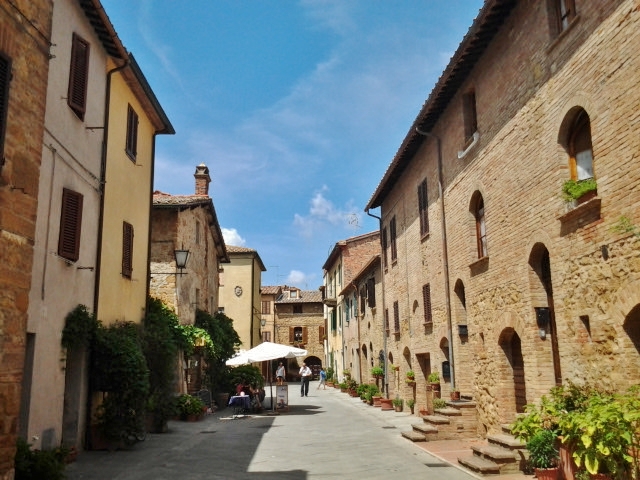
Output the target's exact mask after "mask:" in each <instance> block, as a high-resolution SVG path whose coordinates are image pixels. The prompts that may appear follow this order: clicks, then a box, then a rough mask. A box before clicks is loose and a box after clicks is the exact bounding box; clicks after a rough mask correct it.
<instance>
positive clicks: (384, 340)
mask: <svg viewBox="0 0 640 480" xmlns="http://www.w3.org/2000/svg"><path fill="white" fill-rule="evenodd" d="M365 212H366V213H367V215H369V216H370V217H373V218H377V219H378V230H379V232H380V235H379V238H380V266H381V267H382V268H381V269H380V282H381V284H382V350H383V351H384V386H383V387H384V388H383V390H384V395H385V397H386V398H389V375H388V374H387V365H388V363H389V362H388V361H387V331H386V328H385V324H384V321H385V316H386V315H385V312H386V308H385V300H384V298H385V295H384V293H385V289H384V265H383V264H382V262H383V261H384V250H383V248H384V246H383V245H382V241H383V239H382V218H381V217H378V216H377V215H374V214H372V213H369V209H366V210H365ZM371 354H372V355H373V352H371Z"/></svg>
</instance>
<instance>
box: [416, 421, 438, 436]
mask: <svg viewBox="0 0 640 480" xmlns="http://www.w3.org/2000/svg"><path fill="white" fill-rule="evenodd" d="M411 428H413V430H414V431H415V432H418V433H421V434H422V435H437V434H438V429H437V428H436V427H434V426H433V425H429V424H428V423H424V422H422V423H414V424H413V425H411Z"/></svg>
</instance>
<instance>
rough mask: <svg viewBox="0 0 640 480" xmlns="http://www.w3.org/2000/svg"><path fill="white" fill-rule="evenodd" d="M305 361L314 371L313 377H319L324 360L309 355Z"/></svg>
mask: <svg viewBox="0 0 640 480" xmlns="http://www.w3.org/2000/svg"><path fill="white" fill-rule="evenodd" d="M304 363H306V364H307V367H309V368H310V369H311V371H312V372H313V378H317V377H318V376H319V375H320V369H321V368H322V360H320V359H319V358H318V357H315V356H311V357H307V358H306V359H305V361H304Z"/></svg>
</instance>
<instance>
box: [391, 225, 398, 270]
mask: <svg viewBox="0 0 640 480" xmlns="http://www.w3.org/2000/svg"><path fill="white" fill-rule="evenodd" d="M396 228H397V227H396V216H395V215H394V216H393V217H392V218H391V220H390V221H389V240H390V244H391V263H394V262H397V261H398V237H397V231H396Z"/></svg>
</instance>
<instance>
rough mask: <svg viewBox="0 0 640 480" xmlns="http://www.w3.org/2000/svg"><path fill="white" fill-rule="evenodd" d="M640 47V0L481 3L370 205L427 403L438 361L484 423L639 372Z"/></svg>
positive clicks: (406, 346)
mask: <svg viewBox="0 0 640 480" xmlns="http://www.w3.org/2000/svg"><path fill="white" fill-rule="evenodd" d="M569 4H571V6H575V8H571V9H569V10H566V9H563V8H561V7H563V6H567V5H569ZM574 4H575V5H574ZM561 13H562V15H561ZM639 47H640V13H639V11H638V4H637V1H633V0H603V1H601V2H591V1H586V0H575V2H567V1H566V0H549V1H545V2H538V1H533V0H526V1H515V0H488V1H487V2H485V4H484V6H483V8H482V9H481V11H480V13H479V15H478V17H477V18H476V20H475V21H474V23H473V25H472V26H471V28H470V29H469V32H468V33H467V35H466V36H465V37H464V39H463V40H462V43H461V44H460V46H459V48H458V50H457V51H456V53H455V54H454V56H453V57H452V59H451V61H450V63H449V65H448V66H447V68H446V69H445V71H444V72H443V74H442V76H441V77H440V79H439V80H438V82H437V84H436V86H435V87H434V89H433V90H432V92H431V93H430V95H429V97H428V99H427V100H426V102H425V104H424V105H423V107H422V108H421V110H420V112H419V114H418V116H417V118H416V119H415V121H414V122H413V124H412V125H411V126H410V128H409V131H408V133H407V135H406V137H405V138H404V140H403V142H402V144H401V145H400V147H399V149H398V152H397V153H396V155H395V157H394V158H393V160H392V162H391V164H390V165H389V167H388V169H387V171H386V172H385V174H384V176H383V178H382V180H381V182H380V184H379V186H378V187H377V188H376V190H375V191H374V193H373V195H372V197H371V199H370V201H369V203H368V204H367V206H366V210H367V211H368V210H370V209H375V208H378V207H379V208H380V216H381V217H382V222H381V224H382V232H381V233H382V236H383V240H382V242H383V245H384V246H385V248H384V250H383V254H382V255H383V261H382V264H383V271H384V302H385V309H387V308H388V309H389V312H390V321H393V322H394V323H397V325H398V327H399V328H398V332H397V333H395V338H394V336H392V337H390V340H391V345H390V348H389V352H390V353H393V354H394V358H399V359H401V362H400V368H401V375H402V371H404V370H407V369H410V368H411V369H413V370H415V371H416V374H417V375H416V379H417V387H416V392H417V393H416V394H417V395H418V396H419V398H418V399H417V400H418V403H420V401H421V398H422V396H424V391H425V379H426V376H427V375H428V374H429V373H430V372H431V371H438V372H439V373H440V375H441V377H443V383H444V386H443V394H444V395H446V392H447V391H448V390H449V389H450V388H451V387H453V386H455V387H458V388H460V390H461V393H462V395H463V396H465V395H466V396H468V397H471V398H473V399H474V400H475V402H476V405H477V414H478V417H477V418H478V433H481V434H483V433H485V432H491V431H498V430H499V428H500V425H501V424H502V423H508V422H511V421H512V420H513V418H514V415H515V414H516V413H518V412H522V411H523V409H524V405H525V404H526V403H530V402H534V401H536V400H538V399H539V398H540V396H541V395H542V394H544V393H545V392H547V391H548V390H549V388H551V387H552V386H554V385H556V384H559V383H563V382H566V381H568V380H571V381H575V382H579V383H580V382H587V381H589V382H597V383H598V384H600V385H604V386H608V387H614V388H620V389H624V388H626V387H628V386H629V385H631V384H633V383H638V382H639V381H640V351H639V345H640V213H639V212H640V169H639V168H638V160H637V158H638V155H639V154H640V135H638V134H637V130H638V126H639V125H640V117H639V116H638V108H637V106H638V105H639V104H640V90H638V89H637V88H636V85H637V83H638V80H639V75H640V73H639V72H640V48H639ZM568 180H574V181H582V182H583V185H584V184H585V183H586V181H592V180H595V182H597V192H596V195H595V197H593V198H591V199H588V200H587V199H586V198H582V199H581V200H579V202H581V203H580V204H578V205H577V206H576V205H575V204H567V202H565V200H564V199H563V196H562V189H563V186H564V185H565V182H567V181H568ZM392 319H393V320H392ZM394 361H395V360H394Z"/></svg>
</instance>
